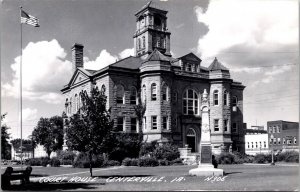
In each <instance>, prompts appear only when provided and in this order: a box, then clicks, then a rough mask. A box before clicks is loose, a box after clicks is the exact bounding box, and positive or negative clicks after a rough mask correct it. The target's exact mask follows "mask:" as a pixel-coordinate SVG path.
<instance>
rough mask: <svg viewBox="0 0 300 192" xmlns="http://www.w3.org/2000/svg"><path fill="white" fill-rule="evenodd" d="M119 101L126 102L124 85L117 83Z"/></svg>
mask: <svg viewBox="0 0 300 192" xmlns="http://www.w3.org/2000/svg"><path fill="white" fill-rule="evenodd" d="M117 103H119V104H124V87H123V86H122V85H117Z"/></svg>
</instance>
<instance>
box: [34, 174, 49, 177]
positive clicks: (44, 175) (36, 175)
mask: <svg viewBox="0 0 300 192" xmlns="http://www.w3.org/2000/svg"><path fill="white" fill-rule="evenodd" d="M47 176H49V175H47V174H30V177H47Z"/></svg>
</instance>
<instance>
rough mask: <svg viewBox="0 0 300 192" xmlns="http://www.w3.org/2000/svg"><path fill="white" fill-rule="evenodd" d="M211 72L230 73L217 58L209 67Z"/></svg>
mask: <svg viewBox="0 0 300 192" xmlns="http://www.w3.org/2000/svg"><path fill="white" fill-rule="evenodd" d="M208 69H209V70H210V71H217V70H223V71H229V70H228V69H227V68H226V67H224V65H222V64H221V63H220V62H219V61H218V59H217V58H216V57H215V59H214V61H213V62H212V63H211V64H210V66H209V67H208Z"/></svg>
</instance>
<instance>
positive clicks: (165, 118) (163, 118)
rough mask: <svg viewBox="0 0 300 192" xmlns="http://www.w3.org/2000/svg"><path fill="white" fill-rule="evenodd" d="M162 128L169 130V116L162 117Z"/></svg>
mask: <svg viewBox="0 0 300 192" xmlns="http://www.w3.org/2000/svg"><path fill="white" fill-rule="evenodd" d="M162 128H163V129H168V117H167V116H164V117H162Z"/></svg>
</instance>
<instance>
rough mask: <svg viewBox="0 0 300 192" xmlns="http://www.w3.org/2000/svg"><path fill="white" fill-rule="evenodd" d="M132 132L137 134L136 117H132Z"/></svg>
mask: <svg viewBox="0 0 300 192" xmlns="http://www.w3.org/2000/svg"><path fill="white" fill-rule="evenodd" d="M130 124H131V125H130V130H131V131H132V132H136V118H135V117H132V118H131V120H130Z"/></svg>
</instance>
